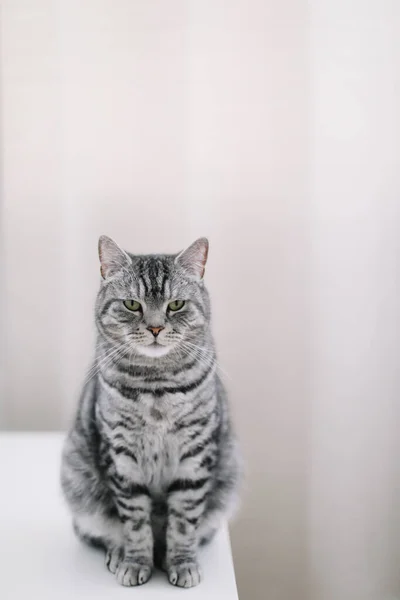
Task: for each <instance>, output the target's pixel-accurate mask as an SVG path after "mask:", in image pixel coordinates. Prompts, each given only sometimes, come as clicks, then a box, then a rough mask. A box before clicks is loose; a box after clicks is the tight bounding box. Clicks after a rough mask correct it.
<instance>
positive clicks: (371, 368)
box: [309, 0, 400, 600]
mask: <svg viewBox="0 0 400 600" xmlns="http://www.w3.org/2000/svg"><path fill="white" fill-rule="evenodd" d="M311 15H312V29H311V32H312V46H311V57H312V73H313V98H314V110H313V112H312V133H313V155H312V192H313V193H312V200H313V205H312V214H313V228H312V231H313V236H312V237H313V256H314V267H315V269H314V271H313V279H312V281H313V290H314V292H313V357H314V358H313V365H312V368H313V371H312V373H313V382H314V389H313V403H312V413H311V414H312V427H311V438H310V441H311V457H312V460H311V463H310V467H311V477H310V492H311V494H310V499H311V504H310V529H309V531H310V544H311V564H312V565H313V569H312V597H315V598H323V600H338V599H339V598H340V599H341V600H347V599H349V600H370V599H371V600H375V599H376V600H379V599H382V600H383V599H386V598H388V599H392V598H395V597H398V595H399V593H400V590H399V581H400V580H399V577H398V566H399V564H400V530H399V529H400V521H399V517H398V515H399V504H400V497H399V489H400V488H399V481H400V480H399V465H400V442H399V440H400V436H399V423H400V402H399V398H400V369H399V347H400V328H399V325H400V322H399V316H400V312H399V299H400V238H399V227H400V112H399V109H400V87H399V74H400V3H399V2H395V1H391V0H386V1H382V0H369V1H368V2H366V1H364V0H352V1H351V2H348V1H344V0H336V1H335V2H333V1H329V0H318V1H317V0H316V1H314V2H311Z"/></svg>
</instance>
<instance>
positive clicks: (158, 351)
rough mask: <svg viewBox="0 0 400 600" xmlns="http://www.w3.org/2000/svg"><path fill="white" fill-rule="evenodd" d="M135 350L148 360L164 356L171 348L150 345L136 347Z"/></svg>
mask: <svg viewBox="0 0 400 600" xmlns="http://www.w3.org/2000/svg"><path fill="white" fill-rule="evenodd" d="M136 350H137V351H138V352H139V353H140V354H142V355H143V356H147V357H149V358H159V357H161V356H165V355H166V354H168V352H169V351H170V350H171V346H161V344H150V345H149V346H137V348H136Z"/></svg>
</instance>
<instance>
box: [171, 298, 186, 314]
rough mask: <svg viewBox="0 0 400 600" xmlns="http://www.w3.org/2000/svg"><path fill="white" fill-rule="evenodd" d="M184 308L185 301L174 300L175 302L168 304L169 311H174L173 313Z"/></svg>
mask: <svg viewBox="0 0 400 600" xmlns="http://www.w3.org/2000/svg"><path fill="white" fill-rule="evenodd" d="M184 306H185V301H184V300H174V301H173V302H170V303H169V304H168V310H172V311H173V312H176V311H177V310H181V308H183V307H184Z"/></svg>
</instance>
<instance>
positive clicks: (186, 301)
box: [61, 236, 239, 587]
mask: <svg viewBox="0 0 400 600" xmlns="http://www.w3.org/2000/svg"><path fill="white" fill-rule="evenodd" d="M207 254H208V242H207V240H206V239H200V240H197V241H196V242H195V243H194V244H192V245H191V246H190V247H189V248H188V249H187V250H185V251H183V252H181V253H180V254H178V255H150V256H133V255H131V254H128V253H127V252H125V251H124V250H122V249H121V248H120V247H119V246H117V244H116V243H115V242H113V240H111V239H110V238H108V237H106V236H102V237H101V238H100V241H99V255H100V263H101V274H102V278H103V279H102V282H101V286H100V290H99V293H98V297H97V303H96V313H95V318H96V326H97V331H98V337H97V345H96V358H95V362H94V366H93V370H92V371H90V372H89V375H88V378H87V383H86V384H85V386H84V389H83V392H82V396H81V399H80V403H79V406H78V410H77V413H76V417H75V420H74V423H73V426H72V428H71V430H70V432H69V434H68V437H67V440H66V443H65V446H64V451H63V458H62V473H61V480H62V488H63V491H64V495H65V497H66V499H67V502H68V504H69V507H70V509H71V511H72V514H73V519H74V528H75V531H76V533H77V534H78V535H79V537H81V538H82V539H83V540H84V541H87V542H88V543H91V544H95V545H99V546H102V547H104V548H105V549H106V565H107V567H108V569H109V570H110V571H111V572H112V573H115V574H116V578H117V581H118V582H119V583H120V584H122V585H126V586H131V585H140V584H143V583H145V582H146V581H147V580H148V579H149V577H150V575H151V572H152V568H153V565H154V564H156V565H159V566H161V567H162V568H163V569H165V571H166V572H167V574H168V579H169V581H170V582H171V583H172V584H173V585H177V586H181V587H192V586H194V585H197V584H198V583H199V581H200V571H199V564H198V558H197V551H198V547H199V546H200V545H201V544H203V543H205V542H207V541H208V540H210V539H211V538H212V536H213V534H214V533H215V531H216V529H217V527H218V524H219V523H220V521H221V519H222V518H225V517H226V516H227V514H228V513H229V512H230V509H231V507H232V504H233V502H234V500H235V496H236V489H237V483H238V475H239V469H238V453H237V449H236V442H235V438H234V436H233V433H232V429H231V423H230V419H229V413H228V405H227V400H226V395H225V392H224V388H223V386H222V384H221V381H220V379H219V377H218V374H217V370H216V360H215V349H214V342H213V338H212V334H211V330H210V301H209V296H208V293H207V290H206V288H205V286H204V283H203V275H204V269H205V263H206V260H207Z"/></svg>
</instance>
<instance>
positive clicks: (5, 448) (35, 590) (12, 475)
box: [0, 433, 238, 600]
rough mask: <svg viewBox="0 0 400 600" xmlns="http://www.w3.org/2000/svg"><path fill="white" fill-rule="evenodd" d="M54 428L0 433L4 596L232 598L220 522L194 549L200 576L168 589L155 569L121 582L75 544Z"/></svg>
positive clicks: (99, 558)
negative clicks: (139, 579) (135, 583)
mask: <svg viewBox="0 0 400 600" xmlns="http://www.w3.org/2000/svg"><path fill="white" fill-rule="evenodd" d="M62 440H63V436H62V434H59V433H40V434H39V433H37V434H35V433H33V434H32V433H17V434H14V433H13V434H11V433H0V478H1V479H0V482H1V483H0V596H1V598H4V599H5V600H21V599H24V600H25V599H27V598H32V600H34V599H35V600H36V598H37V599H38V600H39V599H40V600H67V599H68V600H71V599H73V600H80V599H85V600H89V599H91V598H93V599H95V600H103V599H104V600H105V599H107V600H118V599H121V598H124V599H125V600H126V599H127V598H129V597H134V598H140V599H141V598H144V599H145V600H163V599H164V598H165V599H170V598H183V597H185V598H188V599H190V600H199V599H200V598H202V599H207V600H237V598H238V596H237V591H236V584H235V575H234V570H233V563H232V555H231V549H230V542H229V535H228V530H227V528H223V529H222V531H221V532H220V533H219V535H218V536H217V537H216V539H215V541H214V542H213V543H212V544H211V545H209V546H208V547H207V548H205V549H204V550H202V552H201V555H200V560H201V564H202V570H203V581H202V582H201V584H200V585H199V586H198V587H195V588H191V589H188V590H187V589H181V588H175V587H173V586H172V585H171V584H169V583H168V581H167V578H166V575H165V574H164V573H160V572H157V571H156V572H155V574H154V575H153V577H152V579H151V580H150V581H149V582H148V583H146V584H145V585H143V586H141V587H135V588H124V587H121V586H119V585H118V584H117V582H116V581H115V578H114V576H113V575H111V574H110V573H109V572H108V571H107V569H106V567H105V566H104V557H103V553H102V552H100V551H99V550H93V549H91V548H88V547H87V546H85V545H83V544H82V543H80V542H79V541H78V540H77V539H76V537H75V535H74V534H73V532H72V528H71V519H70V516H69V514H68V511H67V508H66V507H65V505H64V501H63V498H62V496H61V492H60V487H59V468H60V452H61V445H62Z"/></svg>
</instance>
